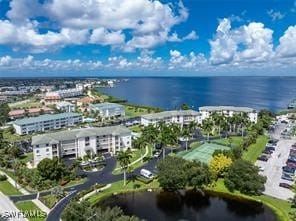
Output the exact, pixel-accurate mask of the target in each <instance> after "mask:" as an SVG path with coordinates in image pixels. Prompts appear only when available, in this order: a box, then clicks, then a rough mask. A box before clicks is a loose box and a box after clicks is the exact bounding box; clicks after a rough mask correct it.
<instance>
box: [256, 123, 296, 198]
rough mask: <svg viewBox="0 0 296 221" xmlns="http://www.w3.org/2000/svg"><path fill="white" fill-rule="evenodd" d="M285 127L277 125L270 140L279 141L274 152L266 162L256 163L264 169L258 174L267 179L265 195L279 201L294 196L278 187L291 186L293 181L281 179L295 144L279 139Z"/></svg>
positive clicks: (292, 141)
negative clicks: (282, 184)
mask: <svg viewBox="0 0 296 221" xmlns="http://www.w3.org/2000/svg"><path fill="white" fill-rule="evenodd" d="M286 127H287V125H286V124H282V123H281V124H279V125H278V126H277V127H276V129H275V130H274V132H273V133H271V134H270V135H271V138H274V139H279V142H278V144H277V147H276V148H275V151H274V152H273V153H272V156H271V157H270V158H269V159H268V161H267V162H264V161H258V160H257V162H256V165H257V166H259V167H262V168H264V170H263V171H261V172H260V173H261V174H262V175H264V176H266V177H267V181H266V184H265V192H264V193H265V194H266V195H270V196H273V197H276V198H280V199H285V200H287V199H289V198H292V197H293V196H294V194H293V192H292V191H291V190H289V189H287V188H283V187H280V186H279V184H280V183H287V184H293V181H288V180H284V179H282V178H281V177H282V167H283V166H285V165H286V161H287V159H288V156H289V153H290V148H291V145H292V144H294V143H295V142H296V140H295V139H283V138H281V132H282V131H283V130H284V129H285V128H286Z"/></svg>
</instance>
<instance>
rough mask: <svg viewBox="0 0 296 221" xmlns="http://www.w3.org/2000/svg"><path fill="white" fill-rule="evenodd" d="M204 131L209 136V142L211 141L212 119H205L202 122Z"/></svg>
mask: <svg viewBox="0 0 296 221" xmlns="http://www.w3.org/2000/svg"><path fill="white" fill-rule="evenodd" d="M202 129H203V130H204V131H205V133H206V134H207V140H208V141H209V140H210V133H211V132H212V130H213V121H212V120H211V119H210V118H207V119H205V120H204V121H203V122H202Z"/></svg>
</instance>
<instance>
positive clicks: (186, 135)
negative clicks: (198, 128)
mask: <svg viewBox="0 0 296 221" xmlns="http://www.w3.org/2000/svg"><path fill="white" fill-rule="evenodd" d="M182 137H183V138H185V148H186V151H187V150H188V140H189V138H190V137H191V133H190V129H189V128H188V127H183V129H182Z"/></svg>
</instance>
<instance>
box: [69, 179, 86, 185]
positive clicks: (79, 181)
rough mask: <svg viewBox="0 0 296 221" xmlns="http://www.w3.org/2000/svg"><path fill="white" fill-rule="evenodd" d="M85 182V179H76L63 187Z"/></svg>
mask: <svg viewBox="0 0 296 221" xmlns="http://www.w3.org/2000/svg"><path fill="white" fill-rule="evenodd" d="M85 181H86V178H82V179H76V180H71V181H70V182H69V183H67V184H66V185H65V186H64V187H69V186H76V185H79V184H82V183H84V182H85Z"/></svg>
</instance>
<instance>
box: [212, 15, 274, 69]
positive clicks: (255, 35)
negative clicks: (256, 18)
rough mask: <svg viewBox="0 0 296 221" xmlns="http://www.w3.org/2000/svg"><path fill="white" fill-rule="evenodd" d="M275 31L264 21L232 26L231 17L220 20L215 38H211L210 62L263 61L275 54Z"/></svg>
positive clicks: (217, 63)
mask: <svg viewBox="0 0 296 221" xmlns="http://www.w3.org/2000/svg"><path fill="white" fill-rule="evenodd" d="M272 34H273V31H272V30H271V29H269V28H266V27H264V24H263V23H259V22H251V23H249V24H248V25H243V26H240V27H238V28H234V29H232V28H231V22H230V20H229V19H226V18H225V19H223V20H221V21H220V23H219V25H218V27H217V30H216V35H215V36H214V39H212V40H210V45H211V52H210V62H211V63H212V64H214V65H219V64H228V63H231V62H242V61H244V62H246V61H248V62H259V61H260V62H261V61H266V60H267V59H269V58H271V57H272V56H273V43H272Z"/></svg>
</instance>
